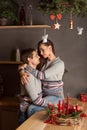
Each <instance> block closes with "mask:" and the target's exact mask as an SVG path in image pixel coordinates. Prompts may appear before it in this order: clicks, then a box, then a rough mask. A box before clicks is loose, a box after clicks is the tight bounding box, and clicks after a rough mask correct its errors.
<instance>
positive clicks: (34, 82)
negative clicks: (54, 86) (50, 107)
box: [19, 48, 58, 122]
mask: <svg viewBox="0 0 87 130" xmlns="http://www.w3.org/2000/svg"><path fill="white" fill-rule="evenodd" d="M21 59H22V61H23V63H24V65H22V67H20V66H19V72H20V75H25V74H26V75H28V76H29V78H28V81H27V82H26V83H25V80H26V78H25V79H24V83H25V84H24V88H25V89H26V91H27V93H28V95H29V96H30V98H31V100H32V103H33V104H35V105H37V106H41V107H42V108H40V109H45V108H46V107H47V104H48V103H50V102H51V98H53V103H54V104H55V103H57V100H58V99H57V97H56V96H46V97H43V94H42V86H41V81H40V80H39V79H37V78H36V77H35V76H33V74H32V73H30V71H27V70H26V65H29V66H31V67H32V68H34V69H36V67H37V65H38V64H39V63H40V60H39V59H40V57H39V56H38V54H37V52H36V50H35V49H32V48H29V49H27V50H23V51H22V53H21ZM33 73H34V72H33ZM23 78H24V76H23ZM22 84H23V79H22ZM23 105H24V106H23ZM20 106H21V111H22V114H23V113H24V112H25V110H26V109H25V108H27V107H25V106H27V105H26V103H25V102H24V103H23V102H22V103H21V105H20ZM23 107H24V110H23ZM22 119H23V117H22ZM20 120H21V119H20ZM22 122H23V121H22Z"/></svg>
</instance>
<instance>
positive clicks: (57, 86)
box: [26, 40, 65, 116]
mask: <svg viewBox="0 0 87 130" xmlns="http://www.w3.org/2000/svg"><path fill="white" fill-rule="evenodd" d="M38 50H39V54H40V55H41V56H42V58H44V59H45V64H44V65H42V64H41V66H43V67H42V69H41V71H39V70H37V69H33V68H32V67H31V66H26V70H27V71H29V72H30V73H31V74H32V75H33V76H35V77H36V78H38V79H40V80H41V81H42V86H43V93H44V96H48V95H49V99H48V97H47V99H48V100H49V102H50V101H52V102H53V100H54V99H52V98H51V97H50V95H54V96H56V97H57V99H58V100H63V99H64V94H63V82H62V77H63V74H64V69H65V66H64V62H63V61H62V60H61V59H60V58H59V57H56V55H55V52H54V46H53V43H52V42H51V41H50V40H45V42H44V41H43V40H41V41H40V42H39V43H38ZM42 109H45V108H44V107H42V106H37V105H34V104H32V105H30V106H29V108H28V116H31V115H32V114H34V113H35V112H36V111H39V110H42Z"/></svg>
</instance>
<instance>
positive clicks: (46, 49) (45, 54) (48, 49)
mask: <svg viewBox="0 0 87 130" xmlns="http://www.w3.org/2000/svg"><path fill="white" fill-rule="evenodd" d="M39 51H40V54H41V55H42V56H43V57H44V58H48V57H49V55H50V52H51V46H50V45H49V46H46V45H45V44H41V45H40V47H39Z"/></svg>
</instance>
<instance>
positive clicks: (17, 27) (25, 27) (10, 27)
mask: <svg viewBox="0 0 87 130" xmlns="http://www.w3.org/2000/svg"><path fill="white" fill-rule="evenodd" d="M28 28H51V26H49V25H24V26H0V29H28Z"/></svg>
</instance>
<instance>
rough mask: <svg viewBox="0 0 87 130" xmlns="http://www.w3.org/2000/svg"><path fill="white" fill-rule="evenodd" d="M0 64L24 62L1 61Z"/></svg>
mask: <svg viewBox="0 0 87 130" xmlns="http://www.w3.org/2000/svg"><path fill="white" fill-rule="evenodd" d="M0 64H22V62H21V61H20V62H18V61H0Z"/></svg>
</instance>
